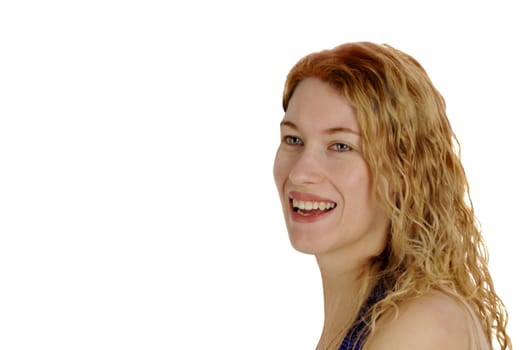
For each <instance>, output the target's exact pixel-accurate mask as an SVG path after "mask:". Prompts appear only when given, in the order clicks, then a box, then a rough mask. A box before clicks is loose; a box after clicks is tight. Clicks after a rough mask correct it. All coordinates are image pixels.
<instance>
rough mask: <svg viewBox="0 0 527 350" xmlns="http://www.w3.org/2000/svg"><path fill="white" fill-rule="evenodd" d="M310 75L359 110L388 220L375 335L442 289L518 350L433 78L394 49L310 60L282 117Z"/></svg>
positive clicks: (299, 70)
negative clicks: (407, 307)
mask: <svg viewBox="0 0 527 350" xmlns="http://www.w3.org/2000/svg"><path fill="white" fill-rule="evenodd" d="M308 77H314V78H319V79H321V80H322V81H324V82H326V83H328V84H330V85H331V86H333V87H334V88H335V89H336V91H338V92H339V93H341V94H342V95H343V96H345V97H346V99H347V100H348V101H349V103H350V104H351V105H352V107H353V108H354V110H355V113H356V116H357V120H358V122H359V125H360V129H361V130H360V132H361V135H362V141H361V142H362V149H363V152H362V153H363V156H364V159H365V160H366V162H367V163H368V165H369V167H370V170H371V173H372V176H373V184H374V186H375V188H376V194H377V195H378V197H379V198H380V200H381V203H382V204H383V205H384V207H385V208H386V209H387V210H388V212H389V215H390V230H389V239H388V244H387V246H386V249H385V251H384V252H383V253H382V256H379V257H376V261H377V262H379V261H381V260H382V269H381V271H380V272H378V273H376V276H373V272H371V276H369V277H375V279H380V280H381V282H382V283H384V285H385V286H386V289H387V291H388V292H387V295H386V297H385V298H384V299H383V300H381V301H380V302H378V303H377V304H375V305H374V306H373V307H372V308H371V309H370V310H369V316H370V322H369V329H368V332H369V334H370V335H371V334H373V333H374V331H375V324H376V321H377V320H378V319H379V318H380V317H381V316H382V315H384V314H386V313H387V312H388V311H389V310H390V309H392V310H393V311H397V304H398V303H400V302H401V301H403V300H406V299H408V298H413V297H417V296H420V295H423V294H425V293H427V292H430V291H431V290H440V291H442V292H444V293H446V294H448V295H450V296H451V297H453V298H454V299H455V300H458V302H459V303H460V304H461V305H463V306H464V307H465V308H466V309H467V312H468V314H469V315H472V318H474V321H476V322H479V323H480V324H481V328H482V330H483V332H484V335H485V337H486V339H487V341H488V343H489V344H492V343H493V342H494V341H497V342H498V344H499V347H500V349H502V350H503V349H511V348H512V345H511V341H510V338H509V336H508V335H507V332H506V325H507V319H508V315H507V311H506V309H505V306H504V304H503V302H502V301H501V299H500V298H499V297H498V295H497V294H496V292H495V290H494V286H493V282H492V278H491V275H490V273H489V270H488V253H487V248H486V245H485V243H484V240H483V237H482V235H481V229H480V226H479V223H478V221H477V219H476V217H475V215H474V209H473V206H472V201H471V199H470V194H469V186H468V182H467V178H466V175H465V171H464V169H463V166H462V164H461V160H460V147H459V142H458V140H457V138H456V136H455V134H454V132H453V130H452V127H451V125H450V122H449V120H448V118H447V115H446V106H445V102H444V99H443V97H442V96H441V94H440V93H439V92H438V91H437V90H436V88H435V87H434V85H433V84H432V82H431V80H430V78H429V77H428V75H427V73H426V71H425V70H424V69H423V67H422V66H421V65H420V64H419V63H418V62H417V61H416V60H415V59H414V58H413V57H411V56H409V55H407V54H405V53H403V52H401V51H399V50H397V49H395V48H393V47H390V46H388V45H378V44H374V43H370V42H359V43H349V44H343V45H340V46H337V47H335V48H334V49H331V50H324V51H320V52H315V53H312V54H310V55H308V56H306V57H304V58H302V59H301V60H300V61H299V62H298V63H297V64H296V65H295V66H294V67H293V68H292V69H291V71H290V72H289V74H288V76H287V79H286V83H285V89H284V93H283V101H282V104H283V108H284V111H285V110H287V107H288V104H289V100H290V99H291V97H292V95H293V93H294V91H295V88H296V86H297V85H298V83H299V82H300V81H302V80H303V79H305V78H308ZM386 184H387V186H386ZM373 263H375V261H372V264H373ZM372 271H373V270H372ZM362 290H364V288H362ZM362 298H363V299H364V298H365V296H364V295H362Z"/></svg>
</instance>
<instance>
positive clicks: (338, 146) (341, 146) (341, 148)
mask: <svg viewBox="0 0 527 350" xmlns="http://www.w3.org/2000/svg"><path fill="white" fill-rule="evenodd" d="M330 148H331V149H332V150H334V151H337V152H349V151H351V150H352V148H351V147H350V146H349V145H346V144H345V143H335V144H333V145H331V147H330Z"/></svg>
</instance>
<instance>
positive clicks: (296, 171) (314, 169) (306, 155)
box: [289, 148, 324, 185]
mask: <svg viewBox="0 0 527 350" xmlns="http://www.w3.org/2000/svg"><path fill="white" fill-rule="evenodd" d="M316 153H317V152H316V151H315V150H308V149H307V148H306V149H304V151H303V152H302V153H301V154H299V155H298V157H297V159H296V161H295V163H294V165H293V167H292V168H291V171H290V173H289V180H290V181H291V182H292V183H293V184H294V185H307V184H316V183H320V182H321V181H322V180H323V179H324V172H323V170H324V169H323V167H322V162H321V160H320V159H319V157H318V156H317V154H316Z"/></svg>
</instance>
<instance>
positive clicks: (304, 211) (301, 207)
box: [290, 199, 337, 216]
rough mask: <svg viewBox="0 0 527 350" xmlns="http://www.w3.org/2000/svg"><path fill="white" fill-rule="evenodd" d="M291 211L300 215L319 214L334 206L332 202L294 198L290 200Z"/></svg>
mask: <svg viewBox="0 0 527 350" xmlns="http://www.w3.org/2000/svg"><path fill="white" fill-rule="evenodd" d="M290 202H291V205H292V207H293V211H294V212H295V213H297V214H299V215H301V216H313V215H320V214H323V213H326V212H329V211H330V210H332V209H334V208H335V207H336V205H337V204H336V203H333V202H315V201H301V200H296V199H291V200H290Z"/></svg>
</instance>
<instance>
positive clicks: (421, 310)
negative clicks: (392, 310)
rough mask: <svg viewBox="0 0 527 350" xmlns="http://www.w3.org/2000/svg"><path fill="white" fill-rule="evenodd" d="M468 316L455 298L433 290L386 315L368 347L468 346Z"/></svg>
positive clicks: (454, 349)
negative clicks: (395, 315) (397, 311)
mask: <svg viewBox="0 0 527 350" xmlns="http://www.w3.org/2000/svg"><path fill="white" fill-rule="evenodd" d="M467 321H468V319H467V316H466V312H465V310H464V309H463V307H462V306H461V305H460V304H459V303H457V302H456V301H455V300H454V299H453V298H451V297H449V296H447V295H445V294H442V293H439V292H432V293H429V294H427V295H425V296H422V297H419V298H416V299H412V300H408V301H406V302H403V303H401V304H400V305H399V313H398V315H397V317H394V315H393V314H391V315H390V314H388V315H385V316H383V317H382V318H381V319H380V320H379V323H378V327H377V330H376V332H375V333H374V334H372V336H371V337H370V339H369V340H368V346H367V349H368V350H385V349H390V350H398V349H401V350H403V349H404V350H407V349H422V350H440V349H441V350H444V349H450V350H466V349H469V341H470V336H469V331H468V322H467Z"/></svg>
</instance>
